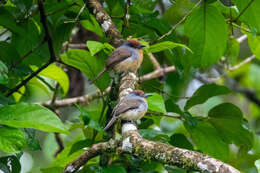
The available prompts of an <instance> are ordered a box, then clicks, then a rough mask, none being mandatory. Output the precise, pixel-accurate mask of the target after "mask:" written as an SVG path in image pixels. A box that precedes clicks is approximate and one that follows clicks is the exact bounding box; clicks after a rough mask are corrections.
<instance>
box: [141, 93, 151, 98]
mask: <svg viewBox="0 0 260 173" xmlns="http://www.w3.org/2000/svg"><path fill="white" fill-rule="evenodd" d="M151 96H153V95H152V94H144V95H143V97H144V98H147V97H151Z"/></svg>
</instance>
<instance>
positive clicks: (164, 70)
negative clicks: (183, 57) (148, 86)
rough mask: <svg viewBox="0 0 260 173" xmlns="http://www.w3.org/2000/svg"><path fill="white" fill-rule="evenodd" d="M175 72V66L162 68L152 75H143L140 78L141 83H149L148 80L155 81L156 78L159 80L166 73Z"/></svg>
mask: <svg viewBox="0 0 260 173" xmlns="http://www.w3.org/2000/svg"><path fill="white" fill-rule="evenodd" d="M174 70H175V67H174V66H169V67H165V68H160V69H158V70H155V71H153V72H151V73H148V74H146V75H143V76H141V77H140V78H139V81H140V82H143V81H147V80H151V79H154V78H158V77H160V76H162V75H164V74H165V73H169V72H172V71H174Z"/></svg>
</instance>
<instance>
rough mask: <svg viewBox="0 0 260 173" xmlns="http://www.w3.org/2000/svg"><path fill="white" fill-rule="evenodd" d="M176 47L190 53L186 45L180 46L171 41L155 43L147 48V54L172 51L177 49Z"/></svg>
mask: <svg viewBox="0 0 260 173" xmlns="http://www.w3.org/2000/svg"><path fill="white" fill-rule="evenodd" d="M178 46H180V47H183V48H185V49H187V50H188V51H190V52H192V51H191V50H190V48H188V47H187V46H186V45H184V44H180V43H174V42H172V41H164V42H161V43H156V44H154V45H151V46H150V47H149V48H148V52H151V53H156V52H161V51H164V50H169V49H173V48H175V47H178Z"/></svg>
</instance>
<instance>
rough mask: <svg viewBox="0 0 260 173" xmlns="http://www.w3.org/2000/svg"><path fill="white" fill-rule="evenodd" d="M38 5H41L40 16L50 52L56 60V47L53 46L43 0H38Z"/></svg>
mask: <svg viewBox="0 0 260 173" xmlns="http://www.w3.org/2000/svg"><path fill="white" fill-rule="evenodd" d="M38 6H39V10H40V17H41V22H42V26H43V29H44V32H45V39H46V40H47V42H48V48H49V52H50V60H51V61H52V62H54V61H55V60H56V57H55V52H54V48H53V42H52V38H51V35H50V32H49V29H48V25H47V17H46V15H45V12H44V7H43V2H42V0H38Z"/></svg>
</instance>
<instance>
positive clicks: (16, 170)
mask: <svg viewBox="0 0 260 173" xmlns="http://www.w3.org/2000/svg"><path fill="white" fill-rule="evenodd" d="M0 163H1V165H0V172H1V170H2V171H4V173H20V172H21V164H20V161H19V159H18V158H17V157H16V156H5V157H1V158H0ZM3 167H4V168H5V170H4V169H3Z"/></svg>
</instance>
